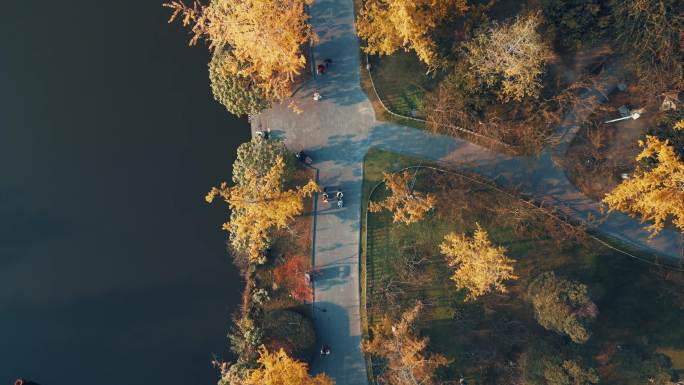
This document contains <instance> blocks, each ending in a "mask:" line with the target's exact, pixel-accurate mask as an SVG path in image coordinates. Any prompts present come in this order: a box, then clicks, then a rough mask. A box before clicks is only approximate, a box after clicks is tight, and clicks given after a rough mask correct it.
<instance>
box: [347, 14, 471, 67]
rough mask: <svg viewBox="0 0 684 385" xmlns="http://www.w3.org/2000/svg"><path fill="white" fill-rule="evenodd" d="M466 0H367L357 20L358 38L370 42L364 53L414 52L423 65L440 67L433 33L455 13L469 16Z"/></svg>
mask: <svg viewBox="0 0 684 385" xmlns="http://www.w3.org/2000/svg"><path fill="white" fill-rule="evenodd" d="M467 8H468V7H467V5H466V0H366V1H364V2H363V7H362V8H361V10H360V12H359V16H358V18H357V19H356V26H357V30H358V34H359V36H360V37H361V38H362V39H365V40H366V46H365V47H363V50H364V51H365V52H367V53H370V54H380V55H390V54H392V53H394V52H395V51H396V50H398V49H400V48H403V49H404V50H409V49H411V50H414V51H415V52H416V54H417V55H418V57H419V58H420V60H421V61H423V63H425V64H426V65H428V66H435V65H436V64H437V60H438V59H437V53H436V44H435V42H434V40H433V39H432V38H431V36H430V33H431V31H432V30H433V29H434V28H435V27H436V26H437V24H438V23H439V22H440V21H441V20H442V19H444V18H445V17H447V16H448V15H449V12H450V11H451V10H458V11H459V12H465V11H466V10H467Z"/></svg>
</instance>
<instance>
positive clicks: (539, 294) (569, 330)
mask: <svg viewBox="0 0 684 385" xmlns="http://www.w3.org/2000/svg"><path fill="white" fill-rule="evenodd" d="M527 295H528V296H529V298H530V300H531V302H532V306H533V307H534V316H535V318H536V319H537V321H538V322H539V324H540V325H541V326H543V327H544V328H545V329H548V330H553V331H555V332H557V333H560V334H565V335H567V336H568V337H570V339H571V340H572V341H574V342H576V343H585V342H587V341H588V340H589V337H590V336H591V332H590V330H589V327H588V324H589V322H590V321H592V320H593V319H594V318H596V316H597V315H598V308H597V307H596V305H595V304H594V303H593V302H592V301H591V299H590V298H589V294H588V293H587V286H586V285H584V284H581V283H578V282H573V281H568V280H566V279H563V278H558V277H556V274H554V272H552V271H547V272H545V273H542V274H540V275H539V276H537V277H536V278H534V279H533V280H532V282H530V285H529V287H528V289H527Z"/></svg>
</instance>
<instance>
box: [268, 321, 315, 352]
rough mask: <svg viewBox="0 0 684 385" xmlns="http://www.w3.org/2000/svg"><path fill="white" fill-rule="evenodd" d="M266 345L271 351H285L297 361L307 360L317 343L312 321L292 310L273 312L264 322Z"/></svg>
mask: <svg viewBox="0 0 684 385" xmlns="http://www.w3.org/2000/svg"><path fill="white" fill-rule="evenodd" d="M263 328H264V338H263V339H264V345H266V347H267V348H268V349H269V350H270V351H277V350H279V349H281V348H282V349H283V350H285V353H287V355H288V356H290V357H293V358H295V359H300V360H303V359H306V358H307V356H308V355H309V354H310V353H311V350H312V348H313V346H314V344H315V343H316V332H315V331H314V326H313V323H312V322H311V320H310V319H308V318H306V317H304V316H302V315H301V314H299V313H297V312H294V311H290V310H272V311H269V312H267V313H266V315H265V316H264V321H263Z"/></svg>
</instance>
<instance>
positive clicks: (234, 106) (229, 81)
mask: <svg viewBox="0 0 684 385" xmlns="http://www.w3.org/2000/svg"><path fill="white" fill-rule="evenodd" d="M230 60H231V58H230V54H228V53H227V52H226V51H224V50H218V51H215V52H214V53H213V55H212V57H211V62H209V82H210V84H211V92H212V94H213V95H214V99H216V101H217V102H219V103H221V104H222V105H223V106H224V107H226V110H228V112H230V113H231V114H233V115H238V116H240V115H249V114H254V113H257V112H259V111H261V110H264V109H266V108H268V107H269V106H270V103H269V101H268V99H267V98H266V93H265V92H264V90H263V89H261V87H259V85H258V84H256V83H255V82H254V79H252V78H250V77H247V76H241V75H238V74H235V73H234V72H233V71H231V68H230V66H231V61H230Z"/></svg>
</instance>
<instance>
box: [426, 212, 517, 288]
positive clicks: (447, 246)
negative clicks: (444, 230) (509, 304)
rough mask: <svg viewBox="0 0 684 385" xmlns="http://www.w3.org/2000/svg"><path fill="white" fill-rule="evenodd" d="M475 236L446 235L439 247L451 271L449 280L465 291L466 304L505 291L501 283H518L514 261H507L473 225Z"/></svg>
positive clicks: (499, 250)
mask: <svg viewBox="0 0 684 385" xmlns="http://www.w3.org/2000/svg"><path fill="white" fill-rule="evenodd" d="M475 225H476V229H475V234H473V237H472V238H470V237H467V236H465V235H460V234H456V233H449V234H447V235H446V236H445V237H444V242H442V244H441V245H440V246H439V247H440V249H441V251H442V254H444V255H445V258H446V262H447V264H448V265H449V267H451V268H452V269H454V274H453V276H452V277H451V279H452V280H453V281H454V282H455V283H456V287H458V288H459V289H468V296H467V298H468V299H469V300H474V299H476V298H477V297H479V296H481V295H484V294H487V293H489V292H490V291H493V290H496V291H499V292H501V293H505V292H506V291H507V289H506V286H504V284H503V282H504V281H506V280H509V279H517V278H518V277H517V276H516V275H515V274H513V263H514V262H515V261H514V260H512V259H510V258H508V257H506V255H505V254H504V253H505V252H506V249H505V248H503V247H501V246H498V247H497V246H494V245H492V243H491V241H490V240H489V236H488V234H487V232H486V231H485V230H483V229H482V227H480V224H479V223H476V224H475Z"/></svg>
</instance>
